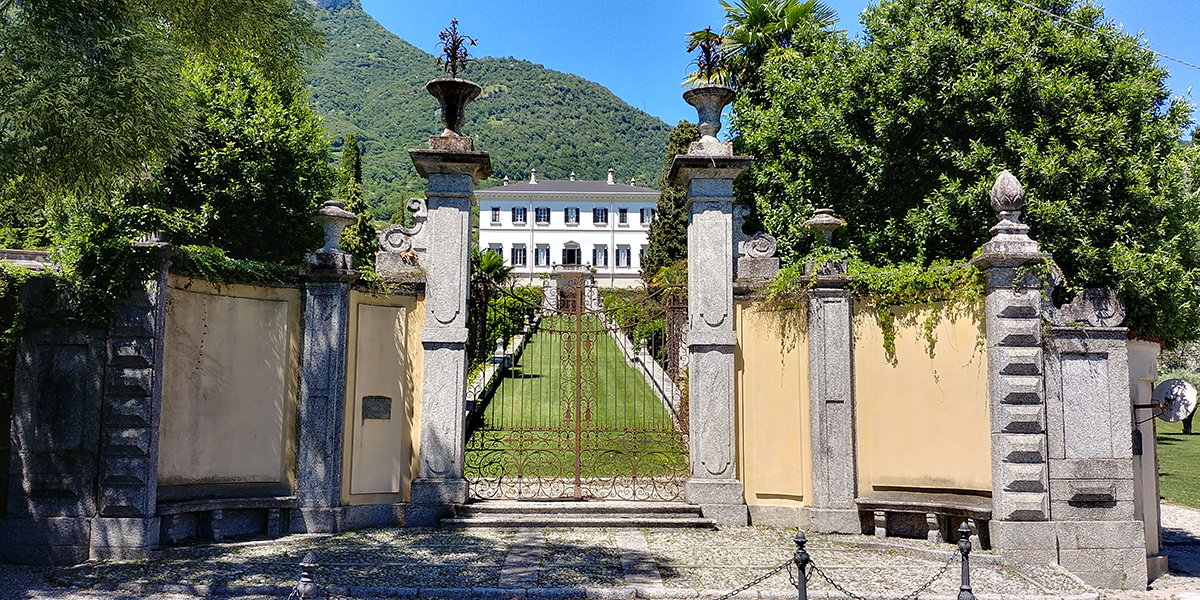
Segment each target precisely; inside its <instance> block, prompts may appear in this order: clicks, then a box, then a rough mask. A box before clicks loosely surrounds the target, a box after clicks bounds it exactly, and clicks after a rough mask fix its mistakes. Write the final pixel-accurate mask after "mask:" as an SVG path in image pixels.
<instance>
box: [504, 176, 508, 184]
mask: <svg viewBox="0 0 1200 600" xmlns="http://www.w3.org/2000/svg"><path fill="white" fill-rule="evenodd" d="M504 185H508V175H505V176H504Z"/></svg>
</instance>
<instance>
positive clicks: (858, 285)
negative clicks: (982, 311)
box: [765, 247, 985, 360]
mask: <svg viewBox="0 0 1200 600" xmlns="http://www.w3.org/2000/svg"><path fill="white" fill-rule="evenodd" d="M843 260H844V261H846V263H847V265H846V266H847V269H846V275H845V276H846V279H847V280H848V281H847V283H846V288H847V289H849V290H850V291H851V292H852V293H853V294H854V296H855V297H856V298H859V299H861V300H864V301H865V302H867V303H868V304H869V305H870V306H871V307H872V308H874V309H875V318H876V321H877V323H878V324H879V329H880V330H881V331H882V332H883V347H884V350H885V351H886V352H887V356H888V358H889V360H895V355H896V311H895V310H894V309H897V308H901V307H908V306H916V305H921V306H927V307H929V314H927V315H926V317H925V319H924V320H923V321H922V323H921V330H922V333H923V335H924V337H925V342H926V346H927V348H928V352H929V356H930V358H932V357H933V356H934V347H935V346H936V343H937V337H936V330H937V324H938V322H939V320H941V319H942V318H943V317H944V316H946V311H947V310H951V309H952V307H953V306H955V305H960V304H966V305H969V306H980V305H981V304H982V303H983V300H984V291H985V290H984V281H983V275H982V273H981V272H980V271H979V270H978V269H976V268H975V267H972V266H970V265H967V264H963V263H959V264H953V263H950V262H949V261H936V262H934V263H933V264H931V265H929V266H928V267H922V266H919V265H915V264H912V263H903V264H899V265H887V266H883V267H877V266H873V265H871V264H868V263H867V262H865V261H863V260H861V259H859V258H858V257H857V256H856V255H855V253H854V252H853V251H850V250H843V249H830V248H827V247H826V248H821V249H819V252H817V253H815V254H811V255H809V256H807V257H805V259H804V260H800V261H797V262H796V263H794V264H793V265H792V266H790V267H787V268H785V269H783V270H781V271H780V272H779V273H778V274H777V275H776V276H775V279H774V280H772V281H771V283H770V285H768V286H767V288H766V293H765V295H766V300H767V304H768V306H771V307H774V308H776V309H784V310H786V309H798V308H801V307H802V306H804V305H805V304H806V303H807V302H808V296H809V292H810V290H811V289H812V288H813V286H814V285H815V284H816V283H817V281H816V280H815V279H814V278H811V277H806V276H805V275H804V273H805V265H806V263H808V264H812V265H814V266H815V267H818V268H819V267H820V265H822V264H824V263H827V262H830V261H843ZM939 304H941V306H939ZM980 342H982V338H981V339H980Z"/></svg>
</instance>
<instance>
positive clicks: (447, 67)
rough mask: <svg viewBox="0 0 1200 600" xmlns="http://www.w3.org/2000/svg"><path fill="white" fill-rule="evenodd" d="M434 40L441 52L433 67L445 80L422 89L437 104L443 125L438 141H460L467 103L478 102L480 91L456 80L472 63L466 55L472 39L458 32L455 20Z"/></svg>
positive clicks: (473, 85) (473, 44)
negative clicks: (436, 67)
mask: <svg viewBox="0 0 1200 600" xmlns="http://www.w3.org/2000/svg"><path fill="white" fill-rule="evenodd" d="M438 38H439V39H441V43H440V46H441V48H442V52H441V54H440V55H439V56H438V58H437V65H438V66H439V67H441V68H442V70H443V71H444V72H445V73H446V74H447V75H449V77H441V78H438V79H434V80H433V81H430V82H429V83H428V84H427V85H426V86H425V89H426V90H428V91H429V93H430V94H431V95H433V97H434V98H437V100H438V103H440V104H441V108H442V124H443V125H444V130H443V131H442V133H441V137H461V136H462V126H463V123H464V122H465V121H466V107H467V103H468V102H470V101H472V100H474V99H475V98H478V97H479V93H480V92H481V91H482V88H480V87H479V85H477V84H476V83H474V82H472V81H467V80H465V79H459V78H458V73H459V71H463V70H465V69H466V67H467V64H468V63H469V62H470V61H472V60H474V59H473V58H471V55H470V54H469V53H468V52H467V47H468V46H475V45H477V43H476V41H475V39H474V38H472V37H470V36H466V35H463V34H461V33H459V32H458V19H453V20H451V21H450V27H447V28H446V29H444V30H443V31H442V32H441V33H440V34H438Z"/></svg>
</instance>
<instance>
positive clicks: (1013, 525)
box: [989, 521, 1058, 562]
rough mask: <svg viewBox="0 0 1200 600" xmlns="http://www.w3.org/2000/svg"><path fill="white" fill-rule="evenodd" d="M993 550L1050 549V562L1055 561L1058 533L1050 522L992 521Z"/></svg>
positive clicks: (990, 525)
mask: <svg viewBox="0 0 1200 600" xmlns="http://www.w3.org/2000/svg"><path fill="white" fill-rule="evenodd" d="M989 527H990V529H991V534H992V548H993V549H996V550H999V551H1001V552H1004V551H1005V550H1045V549H1046V548H1047V547H1049V548H1050V552H1051V558H1050V562H1054V561H1055V557H1054V554H1055V546H1056V543H1055V540H1056V539H1057V535H1058V533H1057V531H1056V529H1055V527H1054V523H1051V522H1049V521H992V522H991V523H990V524H989Z"/></svg>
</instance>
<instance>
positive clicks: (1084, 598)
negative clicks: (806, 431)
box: [57, 580, 1100, 600]
mask: <svg viewBox="0 0 1200 600" xmlns="http://www.w3.org/2000/svg"><path fill="white" fill-rule="evenodd" d="M57 583H58V584H62V585H65V586H74V587H79V588H90V589H93V590H96V591H109V592H128V593H132V594H138V595H145V594H159V593H163V594H181V595H191V596H197V597H209V596H211V597H229V596H277V597H280V598H286V597H287V596H288V595H289V594H290V593H291V591H292V588H291V587H290V586H224V585H215V586H209V585H189V584H171V583H123V584H111V583H110V584H103V583H102V584H95V585H90V586H89V585H87V584H85V583H82V582H74V581H61V580H60V581H58V582H57ZM327 589H328V592H329V595H331V596H334V597H336V596H352V597H358V598H453V599H455V600H469V599H470V600H474V599H478V600H509V599H512V600H522V599H530V598H538V599H547V600H560V599H562V600H566V599H580V600H636V599H638V598H645V599H664V600H665V599H681V600H691V599H707V598H719V597H721V596H723V595H725V594H727V593H728V590H696V589H693V588H675V587H662V586H632V587H612V588H389V587H344V586H343V587H336V586H335V587H329V588H327ZM796 595H797V594H796V592H795V591H794V590H777V589H749V590H746V591H744V592H742V593H740V594H738V595H736V596H733V598H736V599H737V600H791V599H792V598H795V597H796ZM808 597H809V598H812V599H814V600H843V599H844V598H845V597H846V596H845V595H843V594H841V593H840V592H836V591H824V590H820V591H810V592H809V593H808ZM867 597H868V598H872V599H875V600H893V599H894V598H900V597H901V596H900V595H896V596H867ZM975 597H976V598H977V600H1099V598H1100V594H1099V593H1098V592H1096V593H1088V594H1078V595H1068V596H1061V595H1059V596H1055V595H1045V596H1013V595H1004V596H1001V595H995V594H976V595H975ZM922 598H923V599H924V600H957V596H922Z"/></svg>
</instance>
